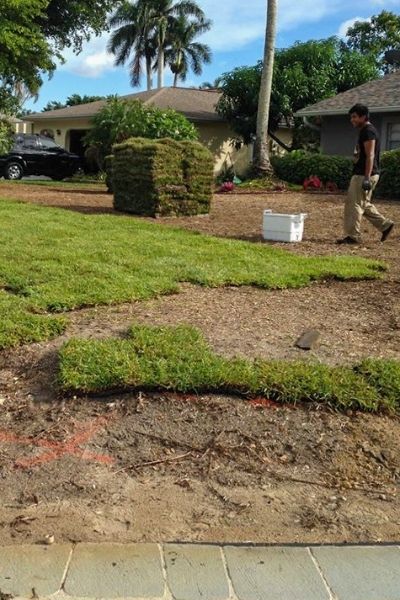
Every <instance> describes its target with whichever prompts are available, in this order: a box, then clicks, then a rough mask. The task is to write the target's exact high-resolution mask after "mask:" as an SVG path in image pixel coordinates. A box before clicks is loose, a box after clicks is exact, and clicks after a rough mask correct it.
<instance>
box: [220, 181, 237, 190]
mask: <svg viewBox="0 0 400 600" xmlns="http://www.w3.org/2000/svg"><path fill="white" fill-rule="evenodd" d="M234 189H235V184H234V183H233V181H224V182H223V183H222V184H221V186H220V188H219V191H220V192H233V190H234Z"/></svg>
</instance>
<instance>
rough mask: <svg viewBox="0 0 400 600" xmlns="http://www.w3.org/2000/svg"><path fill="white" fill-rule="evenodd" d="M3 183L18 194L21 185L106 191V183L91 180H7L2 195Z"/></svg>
mask: <svg viewBox="0 0 400 600" xmlns="http://www.w3.org/2000/svg"><path fill="white" fill-rule="evenodd" d="M2 183H3V184H4V183H5V184H7V185H10V184H11V185H15V186H16V192H18V186H20V185H33V186H39V187H50V188H52V187H60V186H61V187H65V188H76V187H77V186H79V188H84V189H86V188H88V189H93V186H95V187H98V189H99V191H103V189H105V183H104V182H102V181H91V180H89V179H84V178H82V179H79V178H75V179H74V178H71V179H66V180H64V179H63V180H62V181H54V180H52V179H20V180H17V181H7V180H5V181H4V182H1V181H0V193H1V185H2Z"/></svg>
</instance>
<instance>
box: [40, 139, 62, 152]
mask: <svg viewBox="0 0 400 600" xmlns="http://www.w3.org/2000/svg"><path fill="white" fill-rule="evenodd" d="M40 143H41V145H42V148H43V150H59V149H60V146H58V145H57V144H56V143H55V141H54V140H52V139H51V138H46V137H41V138H40Z"/></svg>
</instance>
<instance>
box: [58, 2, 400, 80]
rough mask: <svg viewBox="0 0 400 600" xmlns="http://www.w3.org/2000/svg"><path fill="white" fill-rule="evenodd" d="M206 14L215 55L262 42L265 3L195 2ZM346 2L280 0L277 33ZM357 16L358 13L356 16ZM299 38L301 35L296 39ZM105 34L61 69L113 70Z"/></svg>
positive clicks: (91, 73)
mask: <svg viewBox="0 0 400 600" xmlns="http://www.w3.org/2000/svg"><path fill="white" fill-rule="evenodd" d="M198 3H199V5H200V6H201V8H203V10H204V12H205V13H206V15H207V16H208V17H209V18H210V19H211V20H212V21H213V26H212V29H211V30H210V31H209V32H208V33H206V34H205V35H204V36H203V38H202V41H204V42H205V43H207V44H209V45H210V46H211V49H212V50H213V51H214V52H229V51H237V50H240V49H241V48H244V47H245V46H248V45H249V44H252V43H254V42H256V41H259V40H262V39H263V37H264V32H265V19H266V0H244V1H243V0H229V1H228V0H222V2H216V0H198ZM352 6H353V9H354V12H356V11H359V10H360V11H361V8H362V10H363V12H364V14H365V10H370V11H371V14H373V13H374V11H375V12H376V10H377V9H378V7H383V6H385V7H386V8H388V7H389V6H392V7H394V6H400V0H353V2H352ZM348 8H349V2H348V0H297V2H293V0H280V2H279V16H278V31H279V32H280V33H282V32H287V31H293V30H296V29H298V30H299V31H301V27H302V26H307V25H310V24H315V25H316V37H318V33H317V30H318V23H319V22H321V21H323V20H324V19H327V18H329V17H334V16H336V17H337V16H338V15H340V13H341V11H343V10H345V9H346V10H348ZM356 14H357V13H356ZM355 20H364V21H365V20H366V19H365V18H362V17H358V18H357V19H356V18H354V19H349V20H347V21H345V22H344V23H342V25H341V26H340V28H339V31H338V35H340V36H341V37H344V36H345V31H346V29H347V28H348V27H349V26H351V25H352V24H353V23H354V21H355ZM299 37H300V36H299ZM107 39H108V34H104V35H103V36H101V37H99V38H94V39H93V40H91V41H90V42H89V43H87V44H86V45H85V46H84V49H83V52H82V53H81V54H79V55H78V56H75V55H73V53H72V52H67V53H66V55H65V58H66V64H64V65H63V66H62V67H61V68H62V69H64V70H66V71H70V72H72V73H76V74H77V75H81V76H84V77H92V78H97V77H101V76H102V75H104V74H105V73H107V72H110V71H113V70H114V69H115V68H116V67H114V57H113V56H112V55H110V54H108V53H107V51H106V46H107Z"/></svg>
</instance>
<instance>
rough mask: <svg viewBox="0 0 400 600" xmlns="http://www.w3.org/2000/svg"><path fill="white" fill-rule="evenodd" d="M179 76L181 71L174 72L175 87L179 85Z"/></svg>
mask: <svg viewBox="0 0 400 600" xmlns="http://www.w3.org/2000/svg"><path fill="white" fill-rule="evenodd" d="M178 77H179V73H178V72H177V73H175V74H174V87H177V85H178Z"/></svg>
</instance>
